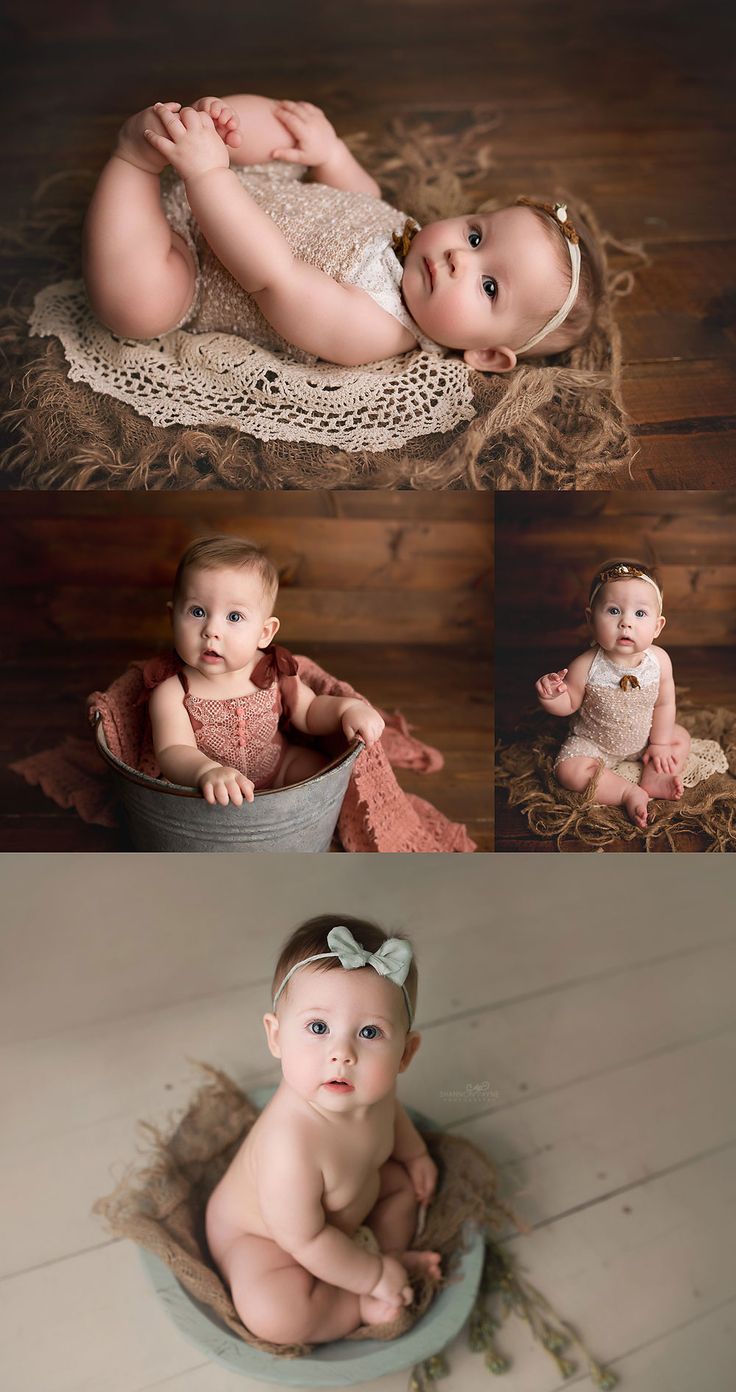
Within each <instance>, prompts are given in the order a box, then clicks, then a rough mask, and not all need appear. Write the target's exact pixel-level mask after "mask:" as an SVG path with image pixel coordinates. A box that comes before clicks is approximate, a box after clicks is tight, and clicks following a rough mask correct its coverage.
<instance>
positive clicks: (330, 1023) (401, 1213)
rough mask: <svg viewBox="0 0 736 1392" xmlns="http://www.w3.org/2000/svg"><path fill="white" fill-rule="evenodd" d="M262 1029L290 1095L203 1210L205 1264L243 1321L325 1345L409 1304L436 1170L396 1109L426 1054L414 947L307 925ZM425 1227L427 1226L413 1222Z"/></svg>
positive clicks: (288, 955) (272, 1336) (254, 1132)
mask: <svg viewBox="0 0 736 1392" xmlns="http://www.w3.org/2000/svg"><path fill="white" fill-rule="evenodd" d="M272 992H273V1010H272V1012H271V1013H269V1014H268V1015H265V1016H264V1025H265V1027H266V1037H267V1039H268V1047H269V1049H270V1050H271V1053H272V1054H273V1055H274V1057H275V1058H278V1059H280V1060H281V1074H282V1076H281V1082H280V1084H279V1086H278V1089H277V1091H276V1093H275V1095H274V1096H273V1097H272V1098H271V1100H270V1102H269V1103H268V1105H267V1106H266V1107H265V1109H264V1111H263V1112H262V1113H261V1114H260V1116H259V1117H258V1119H257V1121H256V1122H255V1124H254V1126H253V1127H252V1129H251V1130H250V1131H249V1133H248V1135H247V1137H246V1139H245V1141H244V1142H243V1145H242V1146H241V1148H240V1150H239V1151H238V1153H237V1154H236V1156H235V1158H234V1160H233V1161H232V1164H231V1165H230V1167H229V1169H228V1170H227V1171H226V1173H225V1175H224V1177H223V1178H222V1180H221V1181H220V1183H219V1184H218V1185H217V1187H216V1189H215V1190H214V1191H213V1193H212V1195H211V1197H210V1200H209V1203H208V1205H207V1214H206V1231H207V1241H208V1243H209V1248H210V1252H211V1254H212V1257H213V1258H214V1261H215V1263H216V1265H217V1266H218V1268H219V1270H220V1272H221V1274H222V1276H223V1279H224V1280H225V1281H226V1282H227V1284H228V1286H229V1287H230V1291H231V1294H232V1298H233V1303H234V1305H235V1308H236V1309H237V1311H238V1314H239V1315H240V1317H241V1319H242V1321H243V1323H244V1324H245V1325H246V1327H247V1328H248V1329H249V1330H250V1331H251V1333H253V1334H256V1335H258V1336H259V1337H260V1338H262V1339H268V1340H270V1341H272V1342H273V1343H278V1344H290V1343H325V1342H326V1341H328V1340H331V1339H340V1338H343V1337H344V1336H345V1335H346V1334H349V1333H350V1332H351V1331H352V1330H354V1329H357V1328H358V1326H359V1325H361V1324H380V1323H383V1322H384V1321H386V1320H391V1319H393V1318H394V1317H395V1316H396V1314H397V1313H398V1311H399V1310H400V1309H401V1307H402V1306H404V1305H410V1304H411V1301H412V1290H411V1286H410V1284H409V1273H411V1272H419V1271H421V1272H424V1273H427V1274H429V1275H430V1276H431V1277H432V1278H433V1279H439V1278H440V1256H439V1254H438V1253H437V1252H430V1251H414V1250H410V1244H411V1243H412V1239H413V1238H414V1236H415V1233H416V1229H417V1218H418V1214H422V1215H423V1206H425V1205H426V1204H428V1202H429V1200H430V1199H431V1197H432V1195H433V1193H434V1190H435V1186H436V1183H437V1168H436V1166H435V1164H434V1162H433V1161H432V1160H431V1159H430V1157H429V1154H428V1153H427V1147H426V1146H425V1144H424V1141H423V1140H422V1138H421V1136H420V1135H419V1132H418V1131H417V1130H416V1127H415V1126H413V1125H412V1122H411V1121H410V1120H409V1118H408V1116H407V1114H406V1112H405V1111H404V1108H403V1107H402V1106H401V1104H400V1103H399V1102H398V1100H397V1098H396V1077H397V1074H399V1073H403V1071H404V1069H405V1068H408V1066H409V1064H410V1062H411V1060H412V1058H413V1057H414V1054H415V1053H416V1051H417V1049H418V1047H419V1041H420V1036H419V1035H418V1034H417V1033H416V1031H415V1030H413V1029H412V1024H413V1020H414V1011H415V1005H416V992H417V971H416V965H415V963H414V961H413V956H412V949H411V946H410V944H409V943H408V941H407V940H406V939H405V938H387V937H386V934H385V933H383V932H382V931H381V929H380V928H377V927H376V926H375V925H374V924H372V923H366V922H364V921H363V920H361V919H354V918H346V919H344V920H342V921H340V920H339V919H335V918H334V917H332V916H330V915H324V916H321V917H319V918H313V919H310V920H309V922H307V923H305V924H303V925H302V927H301V928H298V929H297V930H296V932H295V933H293V934H292V936H291V937H290V938H289V940H288V942H287V943H286V944H285V946H284V948H283V950H282V952H281V956H280V957H279V960H278V963H277V966H276V972H275V975H274V978H273V987H272ZM420 1225H421V1220H420Z"/></svg>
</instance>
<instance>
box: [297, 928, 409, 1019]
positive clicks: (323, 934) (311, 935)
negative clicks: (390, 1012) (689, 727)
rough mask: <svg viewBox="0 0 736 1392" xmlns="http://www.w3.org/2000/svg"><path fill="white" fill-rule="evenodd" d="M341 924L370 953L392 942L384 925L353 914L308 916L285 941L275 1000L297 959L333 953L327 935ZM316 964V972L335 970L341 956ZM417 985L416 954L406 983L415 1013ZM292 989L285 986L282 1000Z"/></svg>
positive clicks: (402, 935)
mask: <svg viewBox="0 0 736 1392" xmlns="http://www.w3.org/2000/svg"><path fill="white" fill-rule="evenodd" d="M338 926H340V927H343V928H349V929H350V932H351V933H352V935H353V937H354V938H355V941H356V942H358V943H360V945H361V947H364V948H365V949H366V951H367V952H378V949H379V948H380V947H382V946H383V944H384V943H385V942H387V941H388V936H389V935H388V933H384V931H383V929H382V928H379V927H378V925H377V924H376V923H371V922H370V921H369V920H368V919H366V918H353V917H352V915H351V914H317V916H316V917H315V918H309V919H307V921H306V923H302V924H301V925H300V927H299V928H296V929H295V930H294V932H293V933H292V934H291V937H289V938H287V940H286V942H285V943H284V945H283V947H282V949H281V953H280V955H279V960H278V962H277V963H276V970H275V971H274V974H273V981H272V983H271V999H273V997H274V996H275V994H276V992H277V991H278V989H279V986H280V985H281V982H282V981H283V979H284V977H285V976H286V973H287V972H288V971H289V970H290V969H291V968H292V967H293V966H296V963H297V962H303V961H305V959H306V958H307V957H313V956H315V955H316V954H317V953H318V952H329V948H328V946H327V934H328V933H329V931H330V929H331V928H337V927H338ZM391 936H392V937H402V938H404V939H405V941H407V942H408V941H409V940H408V938H407V937H406V934H405V933H400V934H396V933H393V934H392V935H391ZM312 965H313V967H314V970H315V971H332V970H333V969H334V968H335V967H339V966H340V962H339V960H338V958H337V957H326V958H325V959H324V961H322V962H314V963H313V964H312ZM417 985H418V977H417V964H416V958H415V957H412V959H411V966H410V967H409V975H408V976H407V978H406V981H405V982H404V988H405V990H406V994H407V996H408V997H409V1000H410V1002H411V1013H412V1016H414V1015H415V1014H416V1005H417ZM288 989H289V987H288V986H286V987H285V988H284V992H283V995H282V996H281V998H280V999H282V1000H283V997H284V995H286V992H287V991H288Z"/></svg>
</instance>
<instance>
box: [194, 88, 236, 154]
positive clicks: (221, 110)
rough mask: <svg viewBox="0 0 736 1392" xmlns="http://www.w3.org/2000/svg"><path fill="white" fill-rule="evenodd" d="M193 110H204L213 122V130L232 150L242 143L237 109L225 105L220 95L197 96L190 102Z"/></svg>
mask: <svg viewBox="0 0 736 1392" xmlns="http://www.w3.org/2000/svg"><path fill="white" fill-rule="evenodd" d="M192 108H193V110H194V111H206V112H207V115H208V116H211V117H212V120H213V121H214V123H215V130H216V131H217V134H218V135H219V137H220V139H221V140H223V141H224V142H225V144H226V145H229V146H231V148H232V149H233V150H235V149H237V147H238V145H240V144H242V141H243V137H242V135H241V133H240V117H239V116H238V113H237V111H233V109H232V107H231V106H226V105H225V102H224V101H223V100H222V97H199V98H198V99H197V101H195V102H192Z"/></svg>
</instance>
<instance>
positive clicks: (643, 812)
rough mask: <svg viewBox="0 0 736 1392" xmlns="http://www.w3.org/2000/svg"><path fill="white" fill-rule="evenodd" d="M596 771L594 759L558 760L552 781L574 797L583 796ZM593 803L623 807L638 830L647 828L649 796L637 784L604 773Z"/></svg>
mask: <svg viewBox="0 0 736 1392" xmlns="http://www.w3.org/2000/svg"><path fill="white" fill-rule="evenodd" d="M597 771H598V760H597V759H584V758H580V757H576V758H573V759H562V761H561V762H560V763H559V764H558V765H557V768H556V769H555V777H556V779H557V782H558V783H561V784H562V787H563V788H569V789H570V790H571V792H574V793H584V792H585V790H586V788H587V787H588V785H589V783H590V781H591V779H592V778H594V777H595V774H596V773H597ZM595 801H596V802H597V803H599V804H601V806H603V807H623V808H625V810H626V813H627V816H628V817H629V820H630V821H632V822H633V823H634V824H635V826H638V827H641V828H642V829H643V828H644V827H645V826H646V824H647V803H648V802H649V793H648V792H647V790H646V788H642V786H641V784H639V785H637V784H636V783H630V782H629V780H628V778H622V777H621V775H620V774H618V773H614V772H613V770H612V769H604V770H603V772H602V773H601V776H600V778H599V779H598V782H597V784H596V789H595Z"/></svg>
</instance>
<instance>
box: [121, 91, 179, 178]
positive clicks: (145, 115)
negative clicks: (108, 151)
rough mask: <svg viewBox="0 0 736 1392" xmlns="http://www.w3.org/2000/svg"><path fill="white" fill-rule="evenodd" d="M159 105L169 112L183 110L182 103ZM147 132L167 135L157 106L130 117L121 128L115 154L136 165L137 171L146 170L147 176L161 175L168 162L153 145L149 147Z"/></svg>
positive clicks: (160, 103) (148, 107) (162, 103)
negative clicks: (157, 113)
mask: <svg viewBox="0 0 736 1392" xmlns="http://www.w3.org/2000/svg"><path fill="white" fill-rule="evenodd" d="M157 105H159V106H165V107H166V108H167V109H168V110H169V111H180V110H181V102H159V103H157ZM145 130H152V131H156V133H157V135H166V134H167V131H166V129H165V127H164V125H163V122H162V121H160V120H159V118H158V116H157V115H156V107H155V106H147V107H146V109H145V111H137V112H136V114H135V116H129V117H128V119H127V121H125V122H124V123H123V125H122V126H121V127H120V131H119V132H118V142H117V145H116V146H115V150H114V152H113V153H114V154H116V155H117V156H118V158H119V159H124V160H127V162H128V164H134V165H135V167H136V169H144V170H145V172H146V173H147V174H160V173H161V170H162V169H165V168H166V165H167V162H168V161H167V160H166V157H165V156H164V155H162V154H159V152H158V150H154V148H153V145H149V143H148V141H147V140H146V138H145V136H144V134H143V132H144V131H145Z"/></svg>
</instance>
